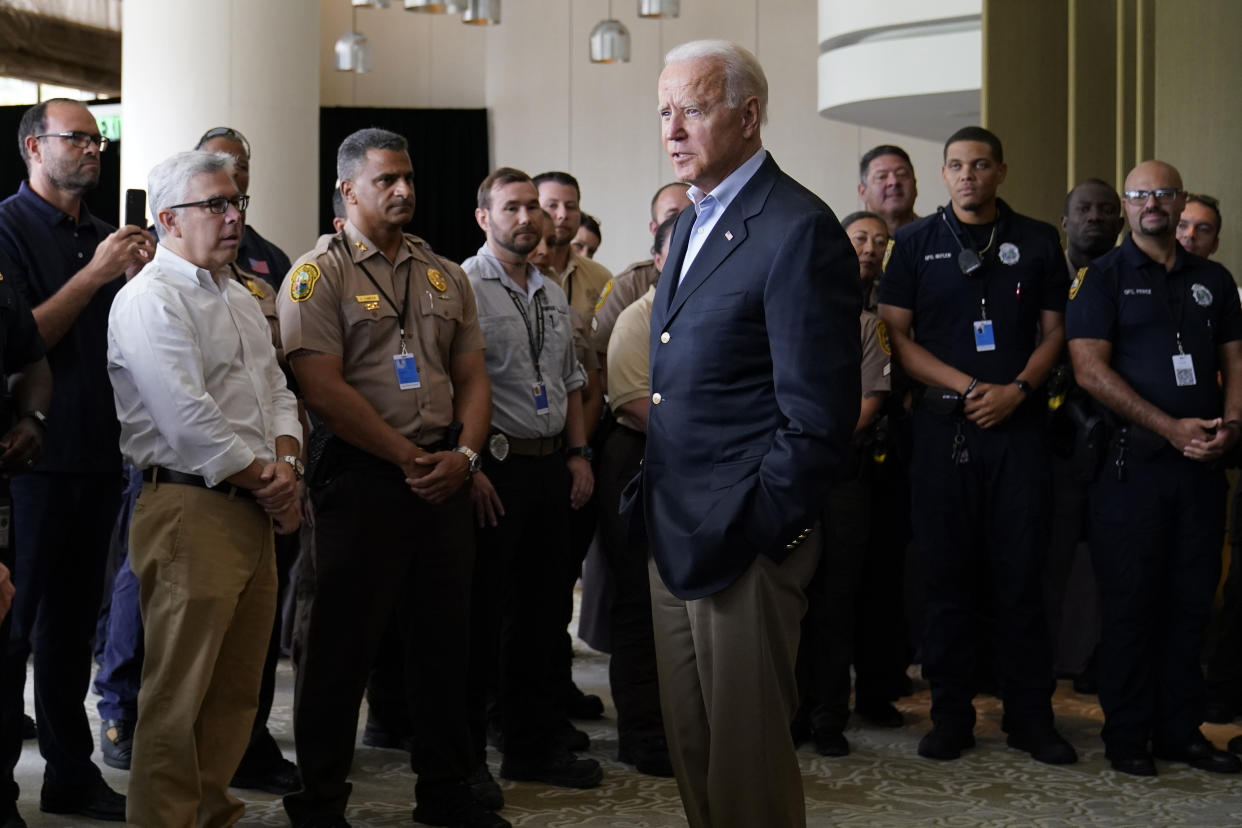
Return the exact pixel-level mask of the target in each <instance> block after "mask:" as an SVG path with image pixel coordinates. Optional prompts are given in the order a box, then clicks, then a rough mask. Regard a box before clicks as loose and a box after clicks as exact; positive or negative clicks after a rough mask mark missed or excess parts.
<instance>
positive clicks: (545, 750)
mask: <svg viewBox="0 0 1242 828" xmlns="http://www.w3.org/2000/svg"><path fill="white" fill-rule="evenodd" d="M483 469H484V472H485V473H486V474H487V476H488V479H490V480H491V482H492V485H493V486H494V487H495V488H496V492H497V494H498V495H499V496H500V500H501V503H502V504H503V505H504V510H505V513H504V516H503V517H501V518H500V522H499V525H498V526H496V527H490V526H489V527H484V528H481V529H479V530H478V534H477V538H478V550H479V552H478V565H477V566H476V567H475V573H474V592H473V596H472V607H473V610H472V614H471V628H470V637H471V644H470V689H469V693H470V702H469V706H470V725H471V737H472V738H473V740H474V758H475V761H476V762H482V761H483V758H484V755H485V749H486V732H487V696H488V692H489V688H491V687H495V688H496V690H497V693H498V699H499V710H500V720H501V727H502V729H503V731H504V735H505V755H506V757H510V758H513V759H516V760H519V761H540V760H543V759H546V758H547V757H549V756H550V755H551V753H552V751H553V749H554V744H553V733H554V730H553V728H554V724H555V721H556V715H557V713H556V700H555V699H554V698H553V693H554V688H553V687H551V677H552V663H553V659H554V658H555V657H556V654H557V653H558V652H560V647H561V646H562V643H563V638H562V635H563V633H564V629H563V628H561V627H560V626H559V625H560V624H561V622H562V620H563V619H562V614H561V596H562V593H563V591H564V585H565V571H566V567H567V566H568V564H567V563H566V560H567V558H568V555H569V470H568V468H566V466H565V457H564V455H563V454H561V453H560V452H556V453H553V454H549V455H547V456H545V457H525V456H520V455H516V454H511V455H510V456H509V458H508V459H507V460H506V461H505V462H503V463H498V462H496V461H494V460H492V459H491V458H490V457H486V456H485V459H484V463H483Z"/></svg>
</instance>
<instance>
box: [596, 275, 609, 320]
mask: <svg viewBox="0 0 1242 828" xmlns="http://www.w3.org/2000/svg"><path fill="white" fill-rule="evenodd" d="M610 293H612V279H609V280H608V284H606V285H604V289H603V290H601V291H600V292H599V301H598V302H596V303H595V312H596V313H599V310H600V308H602V307H604V302H605V301H607V299H608V294H610Z"/></svg>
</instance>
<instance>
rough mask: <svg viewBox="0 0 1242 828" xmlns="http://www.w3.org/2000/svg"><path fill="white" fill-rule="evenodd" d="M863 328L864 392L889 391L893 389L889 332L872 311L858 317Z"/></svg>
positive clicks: (864, 312) (862, 369)
mask: <svg viewBox="0 0 1242 828" xmlns="http://www.w3.org/2000/svg"><path fill="white" fill-rule="evenodd" d="M858 321H859V325H860V327H861V328H862V368H861V371H862V392H863V394H866V393H867V392H869V391H889V390H891V388H892V376H891V375H892V373H893V366H892V357H891V351H892V348H891V346H890V345H889V343H888V332H887V330H886V329H885V327H884V323H883V322H881V321H880V318H879V317H878V316H876V315H875V314H874V313H872V312H871V311H863V312H862V313H861V314H859V316H858Z"/></svg>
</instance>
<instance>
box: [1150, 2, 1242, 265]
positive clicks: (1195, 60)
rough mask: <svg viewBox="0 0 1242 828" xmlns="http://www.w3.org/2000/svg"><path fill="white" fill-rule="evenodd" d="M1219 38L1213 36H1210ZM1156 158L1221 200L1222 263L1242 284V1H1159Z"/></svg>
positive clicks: (1193, 187) (1219, 254)
mask: <svg viewBox="0 0 1242 828" xmlns="http://www.w3.org/2000/svg"><path fill="white" fill-rule="evenodd" d="M1205 32H1211V33H1212V36H1211V37H1205V36H1204V33H1205ZM1155 34H1156V38H1155V39H1156V46H1155V48H1156V55H1155V58H1156V59H1155V99H1156V101H1155V111H1156V117H1155V147H1156V152H1155V155H1156V157H1158V158H1160V159H1161V160H1163V161H1168V162H1169V163H1170V164H1172V165H1173V166H1175V167H1177V168H1178V170H1180V171H1181V173H1182V181H1183V183H1184V184H1185V185H1186V188H1187V189H1189V190H1193V191H1201V192H1205V193H1208V194H1209V195H1214V196H1216V197H1217V198H1219V199H1220V202H1221V212H1222V213H1223V218H1224V227H1223V229H1222V231H1221V241H1220V249H1219V250H1218V251H1217V253H1216V256H1215V258H1216V259H1217V260H1218V261H1220V262H1221V263H1222V264H1223V265H1225V267H1227V268H1229V271H1230V272H1231V273H1233V276H1234V279H1235V280H1237V279H1239V278H1242V161H1239V159H1240V158H1242V152H1240V149H1242V93H1239V91H1238V86H1239V83H1242V3H1239V2H1234V1H1233V0H1158V2H1157V3H1156V33H1155Z"/></svg>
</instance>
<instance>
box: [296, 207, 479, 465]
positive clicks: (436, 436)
mask: <svg viewBox="0 0 1242 828" xmlns="http://www.w3.org/2000/svg"><path fill="white" fill-rule="evenodd" d="M342 236H344V238H342ZM368 272H369V273H370V276H369V277H368V275H367V274H368ZM394 303H395V304H396V307H394ZM403 305H404V306H405V317H404V319H403V320H402V319H399V318H398V317H399V315H400V313H401V311H402V306H403ZM276 306H277V309H278V310H279V313H280V330H281V337H282V339H283V341H284V346H285V353H286V354H290V355H294V354H295V353H296V352H297V351H312V352H316V353H322V354H331V355H332V356H337V357H340V358H341V363H342V364H341V368H342V371H343V373H344V377H345V382H347V383H349V384H350V385H351V386H353V387H354V388H355V389H356V390H357V391H358V393H360V394H361V395H362V396H363V397H364V398H365V399H366V400H367V402H369V403H370V404H371V406H372V407H373V408H374V409H375V411H376V413H378V414H379V415H380V417H382V418H383V420H384V421H385V422H386V423H388V425H390V426H392V428H393V429H395V430H396V431H397V432H399V433H400V434H401V435H402V436H403V437H406V438H407V439H409V440H411V441H413V442H415V443H417V444H419V445H422V446H427V445H430V444H432V443H435V442H437V441H439V440H440V439H442V438H443V436H444V430H445V428H446V427H447V426H448V425H449V423H451V422H452V421H453V395H452V390H451V387H450V373H449V371H450V364H451V361H452V358H453V357H455V356H457V355H458V354H464V353H469V352H472V351H481V350H482V349H483V346H484V343H483V333H482V331H481V330H480V329H479V320H478V312H477V310H476V306H475V301H474V293H473V291H472V290H471V289H470V282H469V280H468V279H467V278H466V274H465V273H464V272H463V271H462V269H461V268H460V267H458V266H457V265H455V264H453V263H452V262H450V261H448V260H446V259H442V258H441V257H439V256H437V255H436V254H435V253H433V252H432V250H431V248H430V247H429V246H428V245H427V243H426V242H425V241H423V240H422V239H420V238H418V237H417V236H410V235H407V236H406V237H405V243H404V244H403V245H402V247H401V249H400V252H398V254H397V257H396V262H395V264H390V263H389V261H388V259H387V258H386V257H385V256H384V254H382V253H381V252H380V251H379V249H378V248H377V247H376V246H375V245H374V244H372V243H371V241H370V240H369V239H367V238H366V237H365V236H363V235H362V234H361V233H360V232H359V231H358V229H357V228H355V227H354V226H353V224H346V225H345V229H344V230H343V231H342V232H341V233H334V234H331V235H326V236H320V238H319V242H318V243H317V244H316V245H315V248H314V249H313V250H311V251H310V252H309V253H307V254H305V255H304V256H302V257H301V258H300V259H298V261H297V262H296V263H295V264H294V266H293V269H292V270H291V271H289V275H288V276H286V277H285V281H284V284H283V285H281V289H280V292H279V295H278V296H277V299H276ZM403 322H404V327H405V348H406V350H407V351H408V352H409V353H410V354H412V355H413V357H414V363H415V366H416V367H417V369H418V376H419V382H420V387H419V388H410V389H407V390H402V389H401V388H400V386H399V384H398V381H397V371H396V368H395V366H394V363H393V356H394V355H396V354H399V353H400V352H401V342H402V340H401V329H402V323H403Z"/></svg>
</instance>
